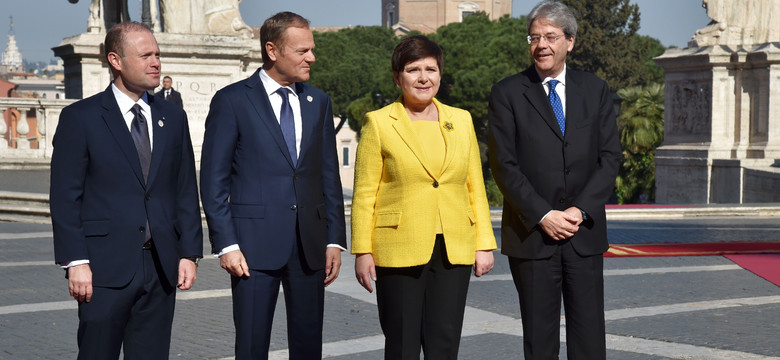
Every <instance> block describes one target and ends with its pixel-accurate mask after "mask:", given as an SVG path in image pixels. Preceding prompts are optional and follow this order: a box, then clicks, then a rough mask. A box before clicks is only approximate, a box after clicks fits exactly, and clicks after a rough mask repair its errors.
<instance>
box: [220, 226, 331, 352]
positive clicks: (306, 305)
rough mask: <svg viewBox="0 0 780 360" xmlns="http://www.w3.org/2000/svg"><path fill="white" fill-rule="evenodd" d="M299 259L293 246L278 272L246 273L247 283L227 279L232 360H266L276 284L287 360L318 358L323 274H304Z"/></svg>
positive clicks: (306, 270) (297, 248) (303, 263)
mask: <svg viewBox="0 0 780 360" xmlns="http://www.w3.org/2000/svg"><path fill="white" fill-rule="evenodd" d="M298 241H300V239H299V240H298ZM303 256H304V255H303V253H302V252H301V251H300V244H296V245H295V246H293V251H292V254H291V255H290V259H289V260H288V262H287V264H286V265H285V266H284V267H282V268H281V269H278V270H252V269H250V270H249V277H236V276H231V285H232V288H233V322H234V323H235V326H236V360H245V359H253V360H254V359H263V360H264V359H268V349H269V347H270V343H271V329H272V327H273V319H274V310H275V309H276V300H277V298H278V297H279V285H280V283H281V285H282V288H283V290H284V304H285V307H286V309H287V342H288V348H289V351H290V360H314V359H317V360H319V359H321V358H322V319H323V315H324V312H325V309H324V303H325V283H324V282H325V270H324V269H321V270H311V269H309V267H308V266H307V265H306V261H305V259H304V258H303ZM322 256H323V257H324V256H325V253H324V252H323V254H322Z"/></svg>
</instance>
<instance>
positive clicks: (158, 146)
mask: <svg viewBox="0 0 780 360" xmlns="http://www.w3.org/2000/svg"><path fill="white" fill-rule="evenodd" d="M147 98H148V99H149V107H150V108H151V109H152V118H151V119H149V124H148V125H149V126H152V127H153V130H152V136H153V137H154V144H153V146H152V163H151V164H150V165H149V178H148V179H147V180H146V183H147V184H152V183H153V181H154V178H155V177H156V175H157V171H158V170H159V169H160V163H161V162H162V158H163V156H164V155H165V154H164V151H165V148H166V144H167V142H168V138H169V132H170V129H166V128H165V126H164V125H165V112H163V111H162V107H161V106H159V105H158V104H157V102H156V101H155V99H154V96H147ZM163 101H164V100H163ZM161 123H162V124H163V126H160V124H161Z"/></svg>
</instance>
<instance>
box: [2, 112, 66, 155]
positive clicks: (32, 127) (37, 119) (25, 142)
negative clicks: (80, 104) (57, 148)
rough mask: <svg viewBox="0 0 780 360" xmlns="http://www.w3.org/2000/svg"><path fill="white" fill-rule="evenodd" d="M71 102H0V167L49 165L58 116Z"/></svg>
mask: <svg viewBox="0 0 780 360" xmlns="http://www.w3.org/2000/svg"><path fill="white" fill-rule="evenodd" d="M74 101H75V100H63V99H31V98H0V114H2V115H3V119H4V120H3V121H0V167H4V168H8V167H18V166H24V164H27V163H33V164H35V163H38V164H40V163H48V162H49V160H50V159H51V153H52V136H53V135H54V130H55V129H56V128H57V122H58V121H59V117H60V112H62V109H63V108H64V107H65V106H68V105H70V104H72V103H73V102H74ZM6 121H8V122H6Z"/></svg>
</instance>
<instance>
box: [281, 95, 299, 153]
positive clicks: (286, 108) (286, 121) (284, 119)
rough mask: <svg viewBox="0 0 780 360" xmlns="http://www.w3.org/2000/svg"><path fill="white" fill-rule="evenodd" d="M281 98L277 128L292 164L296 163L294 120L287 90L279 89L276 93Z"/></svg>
mask: <svg viewBox="0 0 780 360" xmlns="http://www.w3.org/2000/svg"><path fill="white" fill-rule="evenodd" d="M276 92H277V93H278V94H279V96H281V97H282V109H281V111H280V112H279V126H281V127H282V136H284V142H286V143H287V151H289V152H290V158H291V159H292V162H293V164H297V163H298V151H296V150H295V118H294V117H293V112H292V107H290V100H289V99H288V98H287V96H288V94H289V93H290V89H288V88H284V87H283V88H279V90H277V91H276Z"/></svg>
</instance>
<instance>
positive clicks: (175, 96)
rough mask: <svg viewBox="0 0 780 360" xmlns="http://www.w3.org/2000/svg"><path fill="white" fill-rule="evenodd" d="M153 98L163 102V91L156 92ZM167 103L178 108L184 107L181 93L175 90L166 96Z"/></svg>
mask: <svg viewBox="0 0 780 360" xmlns="http://www.w3.org/2000/svg"><path fill="white" fill-rule="evenodd" d="M154 96H156V97H158V98H160V99H163V100H165V89H162V90H160V91H158V92H157V93H156V94H154ZM168 101H170V102H172V103H174V104H176V105H178V106H179V107H180V108H183V107H184V104H183V103H182V101H181V93H180V92H178V91H176V90H173V89H171V95H170V96H168Z"/></svg>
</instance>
